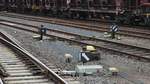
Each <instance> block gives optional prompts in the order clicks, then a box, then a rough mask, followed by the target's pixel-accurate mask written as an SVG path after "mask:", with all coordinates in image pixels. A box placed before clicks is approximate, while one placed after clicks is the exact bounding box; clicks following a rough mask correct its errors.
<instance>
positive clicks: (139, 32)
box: [1, 13, 150, 39]
mask: <svg viewBox="0 0 150 84" xmlns="http://www.w3.org/2000/svg"><path fill="white" fill-rule="evenodd" d="M1 15H3V16H8V17H13V18H20V19H24V20H31V21H39V22H44V23H52V24H58V25H64V26H71V27H76V28H79V29H85V30H89V31H96V32H107V31H109V26H100V25H93V24H89V23H85V22H82V21H67V20H62V19H55V18H48V19H47V18H42V17H35V16H26V15H20V14H12V13H6V14H1ZM117 33H118V34H119V35H124V36H132V37H138V38H144V39H150V33H149V30H143V29H135V28H128V27H121V28H119V32H117Z"/></svg>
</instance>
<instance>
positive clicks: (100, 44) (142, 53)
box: [0, 21, 150, 61]
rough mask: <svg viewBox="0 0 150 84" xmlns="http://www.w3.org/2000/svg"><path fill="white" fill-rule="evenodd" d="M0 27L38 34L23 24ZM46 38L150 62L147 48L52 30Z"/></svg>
mask: <svg viewBox="0 0 150 84" xmlns="http://www.w3.org/2000/svg"><path fill="white" fill-rule="evenodd" d="M0 24H1V25H5V26H9V27H13V28H17V29H21V30H25V31H29V32H34V33H38V30H39V29H38V28H39V27H38V26H33V25H28V24H23V23H16V22H15V23H14V22H13V23H11V22H10V21H9V22H0ZM47 36H52V37H56V38H60V39H65V40H68V41H70V42H76V43H79V44H83V45H93V46H95V47H97V48H101V49H106V50H110V51H114V52H118V53H121V54H126V55H128V56H129V57H130V58H137V59H138V60H142V59H144V60H147V61H149V60H150V53H149V50H150V49H148V48H143V47H138V46H136V45H129V44H123V43H118V42H113V41H109V40H104V39H99V38H93V37H87V36H82V35H79V34H74V33H70V32H64V31H59V30H54V29H48V31H47Z"/></svg>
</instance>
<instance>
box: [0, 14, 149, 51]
mask: <svg viewBox="0 0 150 84" xmlns="http://www.w3.org/2000/svg"><path fill="white" fill-rule="evenodd" d="M0 19H4V20H10V21H15V22H22V23H25V24H30V25H36V26H40V25H41V24H43V25H44V26H45V27H47V28H50V29H55V30H61V31H66V32H71V33H76V34H80V35H84V36H91V37H92V36H95V37H96V38H102V39H105V38H104V37H103V36H104V34H103V32H95V31H92V32H91V31H89V30H84V29H80V30H79V29H78V28H75V27H67V26H62V25H55V24H50V23H43V22H35V21H28V20H23V19H17V18H11V17H4V16H0ZM120 37H121V40H111V39H107V40H111V41H115V42H116V41H117V42H121V43H128V44H131V45H136V46H140V47H145V48H150V45H149V43H150V40H149V39H142V38H140V39H139V38H135V37H128V36H120Z"/></svg>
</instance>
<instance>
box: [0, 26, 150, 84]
mask: <svg viewBox="0 0 150 84" xmlns="http://www.w3.org/2000/svg"><path fill="white" fill-rule="evenodd" d="M0 28H1V29H3V30H5V31H7V32H8V33H9V34H10V35H12V36H14V37H15V38H16V39H17V40H19V41H20V42H21V43H22V46H23V47H24V48H25V49H26V50H28V51H29V52H30V53H32V54H33V55H34V56H36V57H37V58H38V59H40V60H41V61H42V62H43V63H45V64H46V65H47V66H50V65H52V64H51V63H53V65H55V66H57V67H58V68H61V69H67V70H73V69H74V66H75V65H76V64H80V63H78V61H77V60H78V53H79V51H80V49H81V47H80V46H78V45H69V43H67V42H64V41H52V40H43V41H37V40H35V39H33V38H32V36H33V35H34V34H32V33H28V32H24V31H21V30H15V29H11V28H9V27H5V26H2V25H1V26H0ZM8 28H9V29H8ZM99 51H100V52H101V56H102V60H100V61H93V62H88V63H87V64H105V65H108V66H114V67H117V68H119V70H120V71H121V72H125V73H127V74H128V76H129V77H130V78H132V79H131V80H134V81H140V82H143V84H149V82H150V78H149V76H150V63H148V62H142V61H137V60H134V59H128V58H127V57H126V56H125V55H121V54H120V55H119V54H116V53H113V52H108V51H105V50H99ZM64 53H71V54H72V55H73V56H74V59H73V62H72V63H71V64H66V63H65V60H64V59H63V55H64ZM75 78H76V79H77V80H80V81H81V83H82V84H114V83H117V84H132V83H131V82H129V81H127V80H125V79H123V78H120V77H102V76H100V75H98V74H96V75H94V76H85V77H83V76H81V77H75Z"/></svg>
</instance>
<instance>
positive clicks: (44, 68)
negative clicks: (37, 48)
mask: <svg viewBox="0 0 150 84" xmlns="http://www.w3.org/2000/svg"><path fill="white" fill-rule="evenodd" d="M1 34H3V35H4V33H1ZM6 37H7V36H6ZM8 38H9V37H7V38H6V39H7V40H6V39H4V38H2V37H0V41H1V42H2V43H3V44H5V45H7V46H9V47H10V48H12V49H13V50H15V51H16V52H17V53H20V54H22V55H21V56H25V57H27V58H29V59H30V61H32V62H33V63H34V64H35V65H36V66H37V67H38V68H39V69H41V71H43V72H44V74H46V75H47V76H48V77H49V78H50V79H51V80H53V81H54V82H55V83H56V84H68V83H67V82H66V81H65V80H63V79H62V78H61V77H60V76H58V75H57V74H56V73H55V72H53V71H52V70H51V69H49V68H48V67H47V66H46V65H45V64H43V63H42V62H41V61H39V60H38V59H37V58H35V57H34V56H33V55H32V54H30V53H29V52H28V51H26V50H25V49H24V48H23V47H21V46H20V45H18V44H17V43H16V42H14V41H13V40H12V39H10V38H9V40H10V41H11V42H13V43H11V42H9V41H8ZM14 43H15V44H14Z"/></svg>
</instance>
